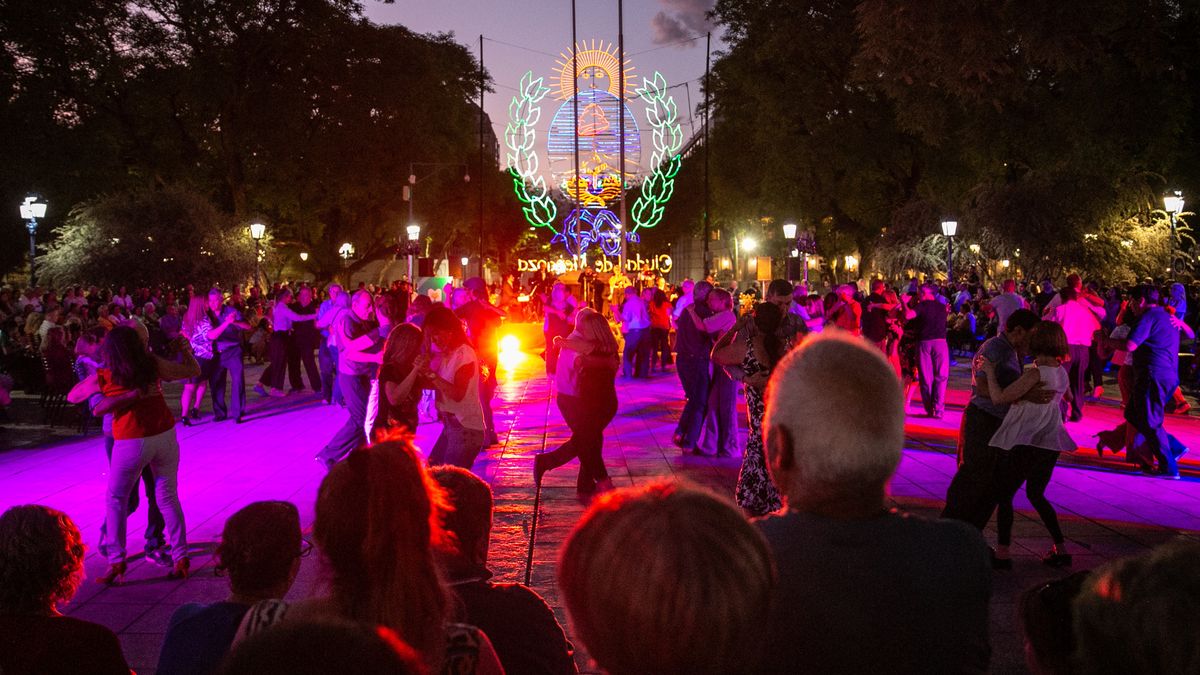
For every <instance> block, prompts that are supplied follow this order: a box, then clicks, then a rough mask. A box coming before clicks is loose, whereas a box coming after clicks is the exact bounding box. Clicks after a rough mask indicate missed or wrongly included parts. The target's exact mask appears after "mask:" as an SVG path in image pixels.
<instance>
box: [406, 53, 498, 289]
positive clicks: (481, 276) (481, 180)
mask: <svg viewBox="0 0 1200 675" xmlns="http://www.w3.org/2000/svg"><path fill="white" fill-rule="evenodd" d="M483 77H484V75H483V33H480V34H479V178H478V179H477V180H478V181H479V278H480V279H482V278H483V258H484V255H483V177H484V172H483ZM463 273H464V275H465V274H466V271H465V270H464V272H463ZM409 277H410V278H411V277H412V273H411V272H410V273H409Z"/></svg>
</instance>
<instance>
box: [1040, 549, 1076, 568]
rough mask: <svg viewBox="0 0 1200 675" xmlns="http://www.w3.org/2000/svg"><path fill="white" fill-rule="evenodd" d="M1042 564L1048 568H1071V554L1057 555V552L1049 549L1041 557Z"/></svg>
mask: <svg viewBox="0 0 1200 675" xmlns="http://www.w3.org/2000/svg"><path fill="white" fill-rule="evenodd" d="M1042 562H1043V563H1045V564H1046V565H1049V566H1050V567H1070V566H1071V554H1070V553H1059V552H1058V551H1056V550H1054V549H1050V552H1049V553H1047V554H1046V555H1044V556H1042Z"/></svg>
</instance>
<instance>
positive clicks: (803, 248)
mask: <svg viewBox="0 0 1200 675" xmlns="http://www.w3.org/2000/svg"><path fill="white" fill-rule="evenodd" d="M796 250H798V251H799V252H800V254H801V255H802V256H803V257H804V260H803V262H802V263H801V269H803V270H804V287H805V288H806V289H807V288H808V256H810V255H814V254H816V252H817V240H816V238H815V237H813V235H812V233H811V232H805V233H804V234H801V235H800V236H799V237H797V238H796Z"/></svg>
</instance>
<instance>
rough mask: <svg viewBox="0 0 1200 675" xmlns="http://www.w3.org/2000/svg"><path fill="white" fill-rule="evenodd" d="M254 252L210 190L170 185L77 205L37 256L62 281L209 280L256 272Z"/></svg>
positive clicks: (46, 274) (200, 283)
mask: <svg viewBox="0 0 1200 675" xmlns="http://www.w3.org/2000/svg"><path fill="white" fill-rule="evenodd" d="M268 244H269V242H268ZM254 255H255V251H254V244H253V243H252V242H251V240H250V238H249V236H247V235H246V234H244V233H243V232H241V231H240V230H239V228H237V227H235V226H233V224H232V223H231V219H230V218H229V217H228V216H227V215H225V214H222V213H221V212H220V211H218V210H217V209H216V208H215V207H214V206H213V205H212V203H211V202H209V201H208V200H207V199H206V198H204V197H203V196H201V195H198V194H196V193H194V192H191V191H189V190H186V189H183V188H178V187H168V188H165V189H161V190H155V189H139V190H134V191H130V192H124V193H116V194H112V195H109V196H107V197H103V198H99V199H97V200H94V201H92V202H88V203H85V204H83V205H81V206H79V207H77V208H76V209H75V210H74V211H72V213H71V214H70V216H69V217H68V218H67V219H66V223H65V224H64V225H63V226H62V227H61V228H60V231H59V232H58V237H57V239H56V240H55V241H54V243H52V244H51V245H50V246H49V247H48V250H47V252H46V254H45V255H43V256H40V257H39V258H38V261H37V263H38V271H39V274H40V275H41V276H42V278H43V279H45V280H46V282H47V283H50V284H53V285H58V286H62V285H67V284H76V283H88V284H97V285H113V286H117V285H125V284H128V285H136V286H155V285H165V286H180V285H182V284H184V283H191V284H195V285H196V287H197V288H204V287H207V286H209V285H211V284H216V283H226V284H228V283H231V282H237V281H244V280H247V279H249V278H250V277H251V275H252V274H253V272H254Z"/></svg>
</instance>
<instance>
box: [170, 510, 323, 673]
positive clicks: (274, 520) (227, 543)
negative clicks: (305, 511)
mask: <svg viewBox="0 0 1200 675" xmlns="http://www.w3.org/2000/svg"><path fill="white" fill-rule="evenodd" d="M302 544H303V541H302V540H301V539H300V513H299V512H298V511H297V510H296V507H295V506H294V505H292V504H291V503H289V502H254V503H253V504H249V505H247V506H244V507H242V509H240V510H239V511H238V512H237V513H235V514H233V515H232V516H230V517H229V520H226V521H225V529H224V531H223V532H222V533H221V544H220V546H218V547H217V572H218V573H219V574H220V573H224V574H227V575H229V590H230V594H229V598H228V599H226V600H224V601H222V602H215V603H213V604H211V605H201V604H197V603H188V604H186V605H183V606H181V607H180V608H179V609H177V610H175V613H174V614H172V615H171V621H170V623H169V624H168V626H167V635H166V637H165V638H164V640H163V646H162V652H161V654H160V655H159V657H158V673H159V675H171V674H175V673H179V674H184V673H187V674H194V675H207V674H208V673H213V672H216V670H217V666H219V665H220V664H221V659H223V658H224V657H225V654H226V652H228V651H229V645H230V644H232V643H233V637H234V634H235V633H236V632H237V628H238V625H239V624H240V623H241V621H242V618H243V617H244V616H245V615H246V611H247V610H248V609H250V606H251V605H253V604H254V603H256V602H259V601H261V600H268V599H271V598H282V597H283V596H284V595H285V594H286V593H287V592H288V589H289V588H291V587H292V582H293V581H295V579H296V573H297V572H299V571H300V557H301V555H302V554H303V552H304V551H305V549H304V548H303V547H302Z"/></svg>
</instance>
